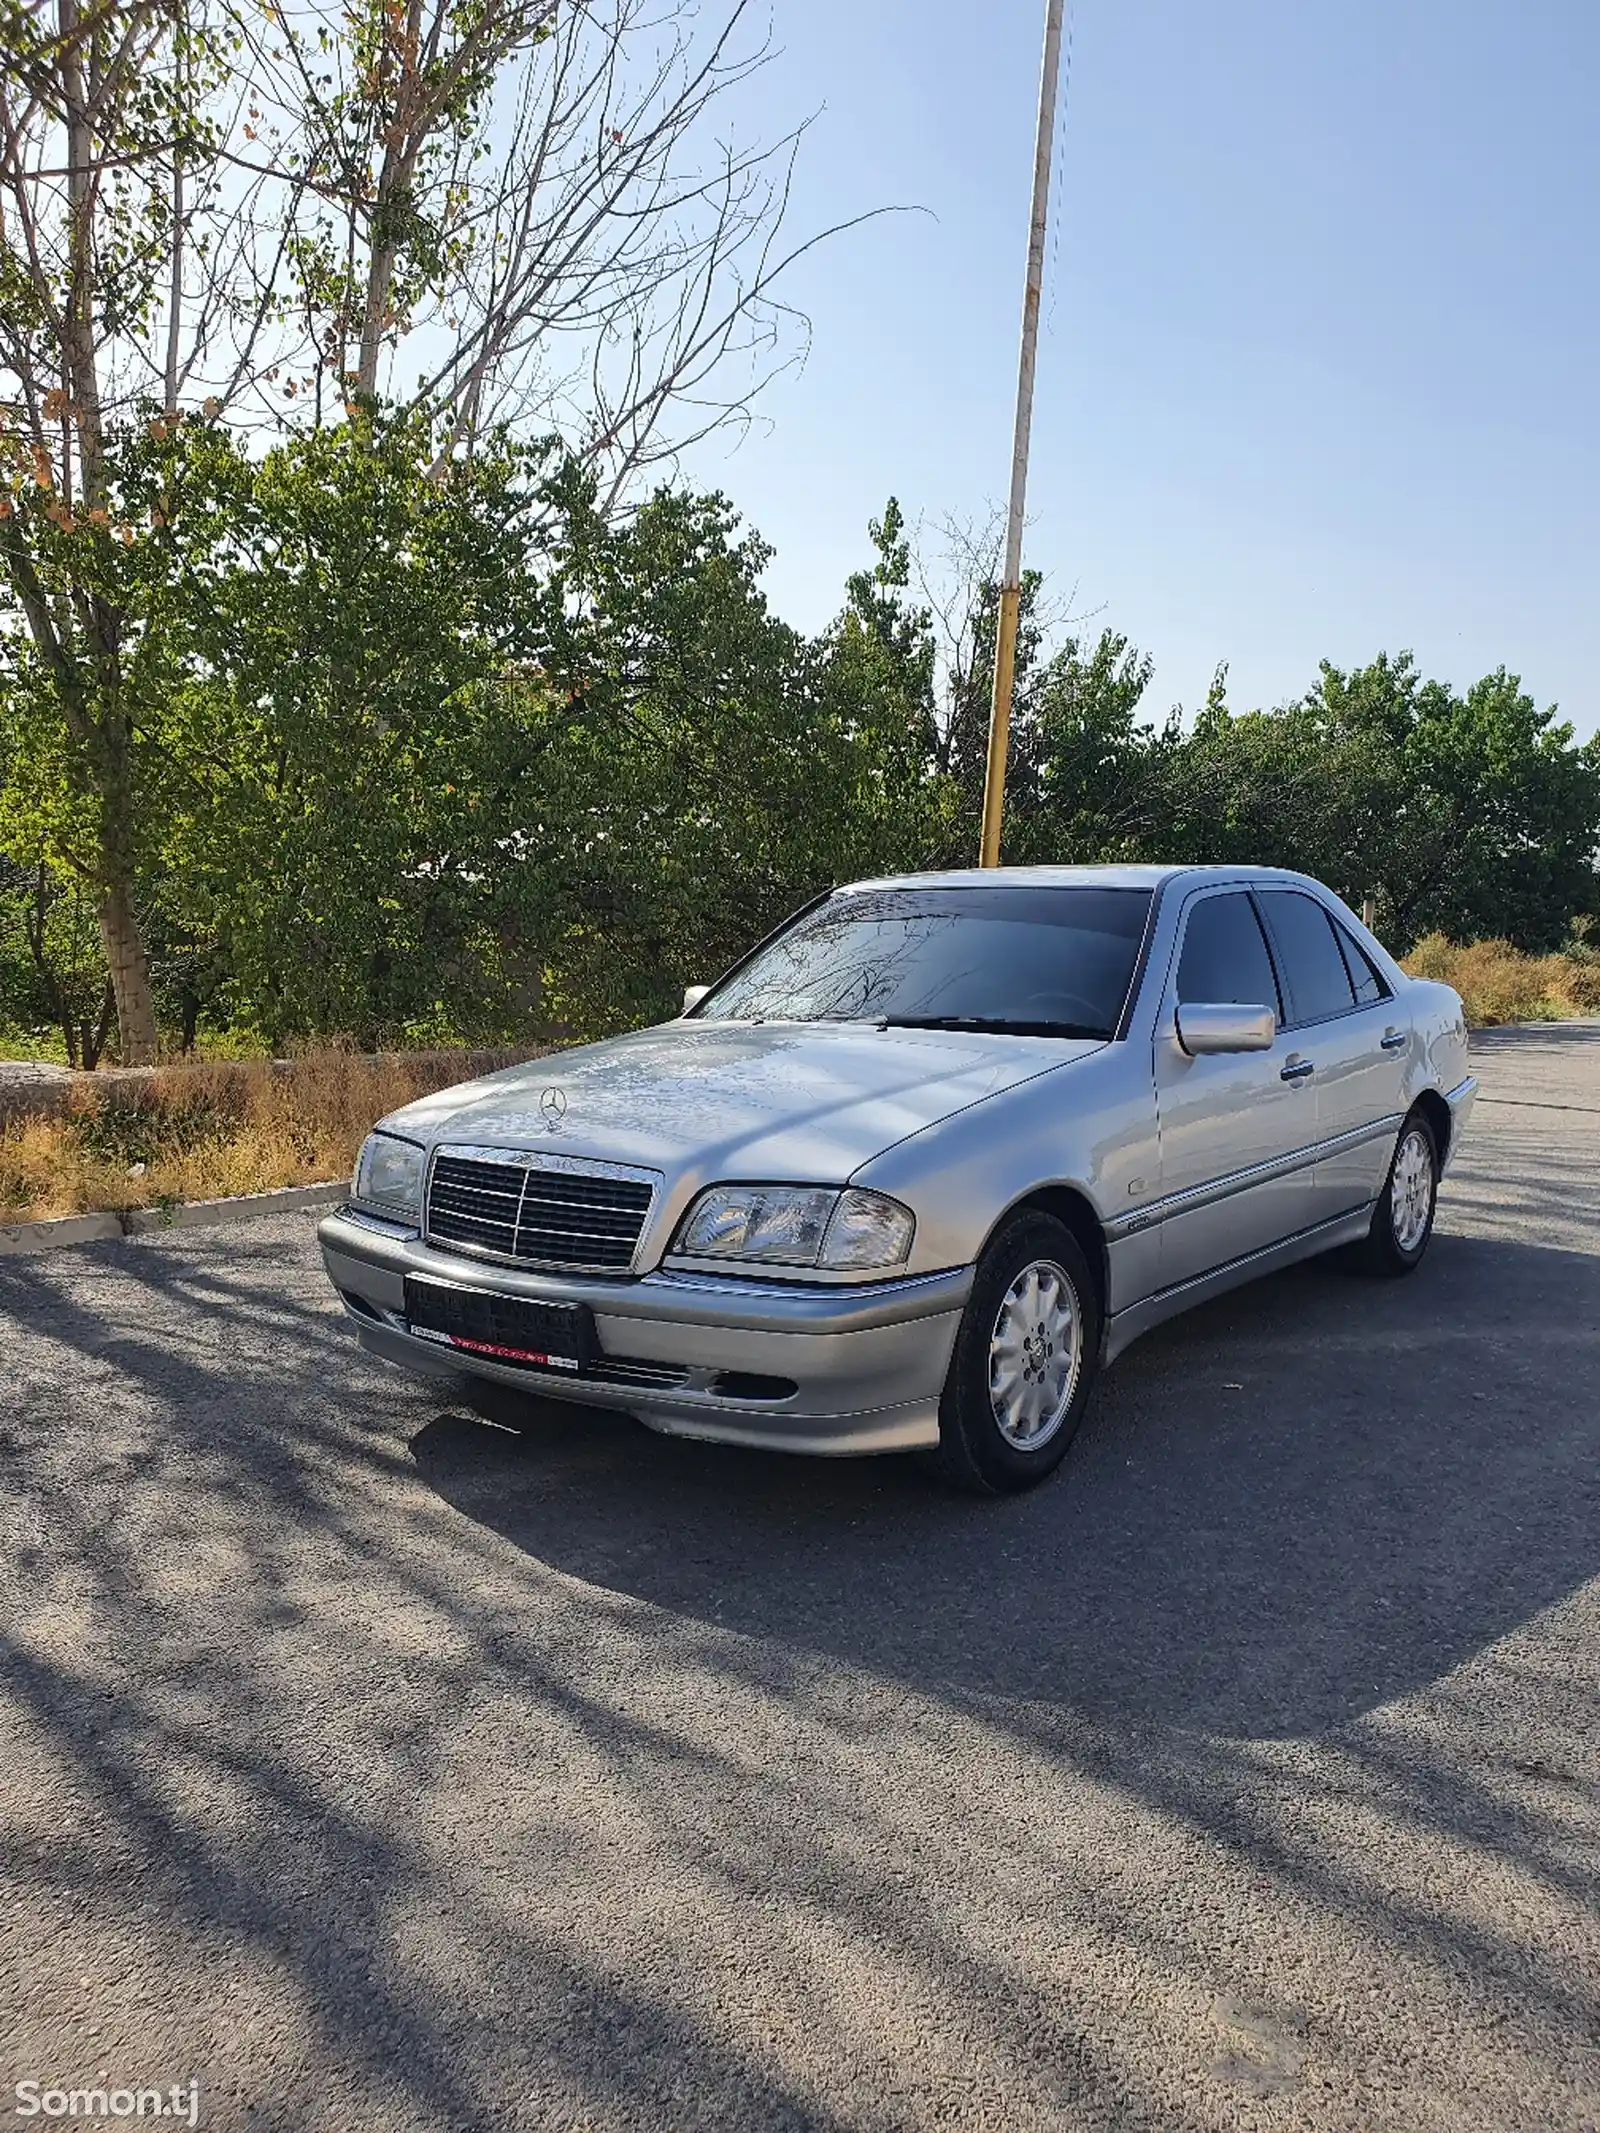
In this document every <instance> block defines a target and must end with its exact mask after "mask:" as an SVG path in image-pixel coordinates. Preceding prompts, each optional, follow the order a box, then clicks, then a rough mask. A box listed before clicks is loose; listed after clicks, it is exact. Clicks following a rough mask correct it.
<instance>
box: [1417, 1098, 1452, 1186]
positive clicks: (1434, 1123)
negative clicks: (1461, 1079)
mask: <svg viewBox="0 0 1600 2133" xmlns="http://www.w3.org/2000/svg"><path fill="white" fill-rule="evenodd" d="M1411 1108H1412V1110H1413V1111H1420V1112H1421V1113H1422V1115H1423V1117H1424V1118H1425V1119H1426V1120H1427V1121H1428V1124H1429V1125H1430V1126H1431V1127H1432V1129H1433V1145H1434V1147H1435V1149H1436V1150H1437V1151H1438V1156H1439V1168H1440V1169H1441V1170H1442V1169H1443V1168H1444V1166H1445V1161H1446V1158H1447V1157H1448V1156H1449V1153H1450V1128H1451V1125H1452V1124H1453V1120H1452V1118H1451V1116H1450V1106H1449V1105H1448V1104H1447V1103H1446V1102H1445V1100H1444V1098H1443V1097H1442V1096H1441V1095H1440V1094H1439V1092H1438V1090H1437V1089H1424V1090H1423V1092H1422V1094H1421V1095H1420V1096H1419V1097H1418V1098H1417V1100H1416V1102H1415V1103H1414V1104H1413V1105H1412V1106H1411Z"/></svg>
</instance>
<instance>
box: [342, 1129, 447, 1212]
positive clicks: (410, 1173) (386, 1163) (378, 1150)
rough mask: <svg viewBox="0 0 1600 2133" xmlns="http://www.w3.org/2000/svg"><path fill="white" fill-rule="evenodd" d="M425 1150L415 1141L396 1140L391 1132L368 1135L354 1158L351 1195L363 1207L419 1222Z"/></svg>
mask: <svg viewBox="0 0 1600 2133" xmlns="http://www.w3.org/2000/svg"><path fill="white" fill-rule="evenodd" d="M427 1160H428V1158H427V1151H426V1149H423V1148H419V1147H418V1146H417V1144H416V1142H415V1141H402V1140H396V1138H395V1136H394V1135H393V1134H392V1133H369V1134H368V1135H367V1137H366V1139H365V1140H364V1141H363V1142H362V1144H361V1153H360V1155H359V1156H358V1157H357V1158H356V1174H355V1180H354V1183H353V1185H352V1188H351V1190H352V1192H353V1194H354V1196H355V1198H356V1199H358V1200H359V1201H361V1203H362V1204H363V1206H366V1207H381V1208H383V1209H384V1210H385V1211H386V1212H387V1213H389V1214H394V1215H406V1216H408V1217H409V1218H410V1219H411V1220H412V1221H413V1222H420V1221H421V1219H422V1173H423V1171H424V1169H425V1168H426V1167H427Z"/></svg>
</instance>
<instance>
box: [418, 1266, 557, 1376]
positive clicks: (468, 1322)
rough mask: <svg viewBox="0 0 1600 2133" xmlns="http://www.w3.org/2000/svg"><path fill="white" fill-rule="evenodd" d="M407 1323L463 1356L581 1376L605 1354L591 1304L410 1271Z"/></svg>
mask: <svg viewBox="0 0 1600 2133" xmlns="http://www.w3.org/2000/svg"><path fill="white" fill-rule="evenodd" d="M406 1323H407V1324H408V1325H409V1327H410V1329H411V1331H412V1332H413V1333H414V1334H416V1335H417V1336H418V1337H419V1338H420V1339H422V1340H428V1341H433V1342H435V1343H437V1345H438V1346H440V1347H442V1348H448V1349H450V1350H451V1351H452V1352H453V1353H455V1354H458V1355H479V1356H483V1357H485V1358H486V1359H487V1360H489V1361H491V1362H506V1363H521V1364H524V1365H526V1366H528V1367H529V1368H532V1369H545V1370H566V1371H571V1372H573V1373H575V1374H579V1375H581V1373H582V1372H584V1371H585V1370H587V1369H588V1368H589V1366H590V1365H591V1364H592V1363H593V1362H594V1361H595V1360H596V1358H597V1357H598V1356H599V1354H600V1342H599V1338H598V1336H597V1335H596V1333H595V1324H594V1313H593V1311H591V1310H590V1308H589V1306H588V1305H587V1304H580V1303H547V1302H545V1301H543V1300H542V1299H540V1298H535V1297H531V1296H501V1295H496V1294H494V1293H493V1292H492V1291H490V1290H487V1289H462V1288H457V1287H456V1285H455V1284H454V1283H453V1282H444V1281H423V1280H421V1279H419V1278H418V1277H417V1276H416V1275H414V1274H408V1275H407V1276H406Z"/></svg>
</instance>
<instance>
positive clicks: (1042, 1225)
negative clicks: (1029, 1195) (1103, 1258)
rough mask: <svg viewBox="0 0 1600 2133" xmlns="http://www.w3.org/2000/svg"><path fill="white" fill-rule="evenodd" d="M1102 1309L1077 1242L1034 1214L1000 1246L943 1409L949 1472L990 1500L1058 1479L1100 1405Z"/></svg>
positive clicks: (942, 1461) (968, 1317) (956, 1358)
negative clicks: (1091, 1403)
mask: <svg viewBox="0 0 1600 2133" xmlns="http://www.w3.org/2000/svg"><path fill="white" fill-rule="evenodd" d="M1099 1354H1100V1299H1099V1296H1098V1293H1097V1291H1096V1288H1095V1283H1094V1279H1093V1276H1092V1275H1091V1274H1090V1271H1089V1267H1088V1264H1087V1262H1086V1260H1085V1259H1084V1256H1083V1252H1082V1250H1081V1249H1080V1248H1079V1245H1078V1241H1077V1239H1076V1238H1075V1237H1074V1236H1073V1234H1072V1232H1071V1231H1070V1230H1069V1229H1068V1228H1067V1227H1066V1225H1065V1224H1064V1223H1061V1222H1058V1221H1057V1220H1056V1219H1055V1217H1054V1216H1053V1215H1045V1214H1028V1213H1024V1214H1021V1215H1018V1216H1016V1217H1014V1218H1013V1219H1012V1220H1011V1221H1009V1222H1007V1223H1006V1224H1005V1226H1004V1227H1003V1228H1002V1229H1001V1230H1000V1231H999V1232H998V1233H997V1234H996V1235H995V1236H994V1237H993V1238H992V1239H991V1240H990V1242H989V1244H988V1246H987V1248H986V1249H985V1251H984V1254H983V1257H982V1258H981V1259H980V1260H979V1262H978V1270H977V1274H976V1277H975V1279H974V1281H973V1285H972V1294H971V1296H970V1297H969V1298H968V1299H967V1307H966V1310H965V1311H964V1312H963V1314H962V1319H961V1330H960V1332H959V1333H958V1334H957V1335H956V1345H955V1352H954V1354H953V1355H952V1357H951V1359H950V1374H949V1376H948V1378H947V1379H946V1380H945V1388H944V1398H943V1400H942V1401H941V1403H940V1408H939V1450H938V1453H937V1464H938V1467H939V1469H940V1471H941V1472H942V1473H943V1474H944V1475H945V1476H946V1477H947V1478H948V1479H949V1480H951V1481H953V1482H955V1483H956V1484H957V1485H958V1486H960V1487H962V1488H966V1489H972V1490H975V1491H978V1492H981V1493H983V1494H999V1493H1004V1492H1009V1491H1013V1490H1017V1489H1028V1488H1032V1487H1034V1485H1035V1484H1036V1483H1038V1482H1041V1481H1043V1480H1044V1479H1045V1477H1046V1476H1047V1475H1049V1474H1053V1473H1054V1472H1055V1470H1056V1468H1057V1467H1058V1466H1059V1465H1060V1464H1061V1461H1062V1459H1063V1458H1064V1456H1065V1455H1066V1450H1067V1446H1068V1445H1069V1444H1070V1443H1071V1442H1072V1439H1073V1437H1074V1435H1075V1434H1076V1432H1077V1428H1078V1424H1079V1423H1080V1422H1081V1421H1082V1419H1083V1411H1084V1408H1085V1406H1086V1405H1087V1403H1088V1398H1089V1389H1090V1386H1091V1385H1092V1383H1093V1381H1094V1376H1095V1371H1096V1367H1097V1364H1098V1360H1099Z"/></svg>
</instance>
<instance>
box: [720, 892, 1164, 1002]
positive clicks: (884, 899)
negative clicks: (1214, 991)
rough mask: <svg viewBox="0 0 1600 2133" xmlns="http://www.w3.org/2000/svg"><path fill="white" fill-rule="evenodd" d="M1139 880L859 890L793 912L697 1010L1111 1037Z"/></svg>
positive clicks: (1134, 944) (1135, 928) (1140, 910)
mask: <svg viewBox="0 0 1600 2133" xmlns="http://www.w3.org/2000/svg"><path fill="white" fill-rule="evenodd" d="M1149 910H1150V892H1149V890H1148V889H1090V888H1082V889H1080V888H1061V889H1038V888H1021V887H1015V886H1011V885H1005V884H1000V883H996V884H995V886H994V887H993V888H990V887H988V886H984V887H981V888H979V887H974V888H959V889H866V890H862V891H860V892H858V893H856V894H854V895H843V896H833V897H830V898H829V900H828V901H827V902H826V903H825V904H820V905H818V907H817V908H816V909H815V910H813V911H808V912H806V913H804V914H803V915H802V916H801V917H800V918H798V919H796V920H795V922H794V924H793V925H792V926H791V927H790V928H789V930H788V932H787V933H784V934H781V935H780V936H779V938H778V939H777V940H775V941H769V942H768V944H767V946H766V947H765V948H762V949H759V950H758V951H757V953H756V954H755V955H754V956H752V957H751V959H750V961H749V962H748V963H746V964H745V965H744V966H743V968H742V969H740V970H736V971H735V972H734V973H733V975H732V976H731V977H729V978H726V979H724V980H723V982H722V984H720V985H719V986H717V987H716V989H715V990H714V991H713V992H712V993H711V994H710V996H709V997H708V998H707V999H706V1000H705V1001H703V1002H702V1004H701V1005H700V1006H699V1007H698V1008H696V1009H695V1014H696V1016H697V1017H698V1018H703V1019H705V1020H707V1021H712V1022H721V1021H774V1022H881V1023H886V1024H887V1025H888V1026H889V1027H891V1028H896V1027H899V1028H927V1029H960V1028H974V1029H998V1030H1010V1031H1015V1032H1016V1033H1018V1034H1020V1035H1033V1036H1050V1037H1109V1036H1111V1035H1112V1033H1113V1032H1114V1031H1115V1029H1116V1026H1117V1020H1118V1017H1119V1016H1120V1015H1121V1013H1122V1007H1123V1002H1124V1001H1125V1000H1126V998H1127V995H1128V986H1129V984H1130V982H1131V980H1132V977H1133V966H1134V961H1135V958H1136V957H1137V955H1138V952H1139V942H1140V939H1141V938H1142V936H1143V933H1144V925H1145V919H1146V917H1147V916H1148V914H1149Z"/></svg>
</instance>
